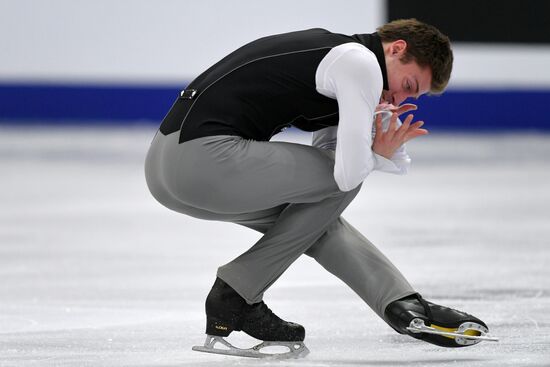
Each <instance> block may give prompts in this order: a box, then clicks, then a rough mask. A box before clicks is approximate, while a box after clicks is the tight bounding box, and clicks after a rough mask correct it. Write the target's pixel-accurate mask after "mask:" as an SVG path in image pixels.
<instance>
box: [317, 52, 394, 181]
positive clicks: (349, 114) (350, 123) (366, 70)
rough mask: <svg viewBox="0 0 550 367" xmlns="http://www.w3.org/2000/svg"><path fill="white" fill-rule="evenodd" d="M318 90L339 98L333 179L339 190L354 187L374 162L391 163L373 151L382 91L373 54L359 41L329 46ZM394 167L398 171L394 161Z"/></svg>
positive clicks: (318, 79)
mask: <svg viewBox="0 0 550 367" xmlns="http://www.w3.org/2000/svg"><path fill="white" fill-rule="evenodd" d="M316 85H317V91H318V92H319V93H321V94H323V95H325V96H328V97H331V98H336V99H337V100H338V110H339V117H340V120H339V123H338V128H337V131H336V141H337V143H336V148H335V165H334V179H335V181H336V183H337V184H338V187H339V188H340V190H342V191H350V190H352V189H354V188H356V187H357V186H358V185H359V184H360V183H361V182H363V180H364V179H365V178H366V177H367V176H368V175H369V173H370V172H372V171H373V170H374V169H375V168H376V167H377V166H381V165H384V166H387V165H388V164H392V165H393V163H392V162H391V161H390V160H384V159H382V157H380V159H377V158H376V157H375V154H374V152H373V151H372V144H373V136H372V127H373V115H374V112H375V109H376V106H377V105H378V102H379V100H380V95H381V93H382V87H383V80H382V72H381V70H380V66H379V65H378V61H377V60H376V56H375V55H374V54H373V53H372V52H371V51H369V50H368V49H366V48H365V47H363V46H361V45H359V44H354V43H351V44H344V45H340V46H338V47H335V48H334V49H332V50H331V51H330V52H329V54H327V56H326V57H325V58H324V59H323V61H322V62H321V63H320V65H319V68H318V70H317V73H316ZM392 168H393V171H394V172H396V171H399V168H398V167H396V166H395V165H394V167H392Z"/></svg>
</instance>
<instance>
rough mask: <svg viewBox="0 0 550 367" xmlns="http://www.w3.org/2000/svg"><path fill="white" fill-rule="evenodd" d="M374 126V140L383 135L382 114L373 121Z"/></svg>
mask: <svg viewBox="0 0 550 367" xmlns="http://www.w3.org/2000/svg"><path fill="white" fill-rule="evenodd" d="M374 124H375V126H376V134H375V135H374V139H375V140H376V139H378V138H379V137H380V136H381V134H383V131H382V114H380V115H377V116H376V118H375V119H374Z"/></svg>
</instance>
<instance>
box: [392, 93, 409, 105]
mask: <svg viewBox="0 0 550 367" xmlns="http://www.w3.org/2000/svg"><path fill="white" fill-rule="evenodd" d="M406 99H407V96H406V95H405V94H402V93H396V94H394V95H393V104H394V105H395V106H399V105H400V104H401V103H403V101H404V100H406Z"/></svg>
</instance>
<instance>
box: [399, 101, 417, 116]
mask: <svg viewBox="0 0 550 367" xmlns="http://www.w3.org/2000/svg"><path fill="white" fill-rule="evenodd" d="M416 109H418V107H417V106H416V105H415V104H412V103H405V104H403V105H401V106H399V108H398V109H397V111H396V112H397V114H398V115H402V114H404V113H405V112H409V111H414V110H416Z"/></svg>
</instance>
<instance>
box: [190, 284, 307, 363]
mask: <svg viewBox="0 0 550 367" xmlns="http://www.w3.org/2000/svg"><path fill="white" fill-rule="evenodd" d="M233 331H244V332H245V333H247V334H248V335H250V336H252V337H254V338H256V339H259V340H263V342H262V343H260V344H258V345H256V346H254V347H252V348H249V349H241V348H237V347H235V346H233V345H232V344H231V343H229V342H228V341H227V340H225V339H224V337H227V336H229V334H231V332H233ZM206 335H207V336H206V341H205V343H204V346H197V347H193V350H196V351H200V352H207V353H216V354H225V355H234V356H241V357H253V358H266V357H271V358H279V359H283V358H299V357H304V356H306V355H307V354H308V353H309V350H308V349H307V347H306V346H305V345H304V343H303V340H304V337H305V329H304V327H303V326H301V325H298V324H295V323H292V322H287V321H284V320H282V319H281V318H279V317H278V316H277V315H275V314H274V313H273V312H272V311H271V310H270V309H269V308H268V307H267V305H266V304H265V303H264V302H263V301H262V302H258V303H255V304H252V305H249V304H248V303H246V301H245V300H244V298H242V297H241V296H240V295H239V294H238V293H237V292H236V291H235V290H234V289H233V288H231V287H230V286H229V285H228V284H227V283H225V282H224V281H223V280H221V279H220V278H217V279H216V282H215V283H214V286H213V287H212V290H211V291H210V293H209V294H208V297H207V298H206ZM217 343H220V344H222V345H223V346H225V349H221V348H215V345H216V344H217ZM266 347H284V348H283V349H288V352H284V353H265V352H262V351H261V350H262V349H263V348H266Z"/></svg>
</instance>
